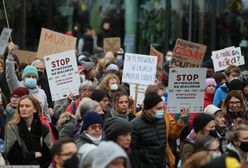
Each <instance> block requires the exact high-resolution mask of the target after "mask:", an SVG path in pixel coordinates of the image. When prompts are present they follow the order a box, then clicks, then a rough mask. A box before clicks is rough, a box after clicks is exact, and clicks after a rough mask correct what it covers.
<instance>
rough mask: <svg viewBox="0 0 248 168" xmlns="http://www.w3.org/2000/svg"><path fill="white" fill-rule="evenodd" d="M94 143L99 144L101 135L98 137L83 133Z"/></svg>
mask: <svg viewBox="0 0 248 168" xmlns="http://www.w3.org/2000/svg"><path fill="white" fill-rule="evenodd" d="M84 134H85V135H86V136H87V137H88V138H89V139H90V140H91V141H92V142H93V143H94V144H96V145H99V144H100V142H101V140H102V135H101V136H99V137H98V138H96V137H93V136H91V135H90V134H87V133H86V132H85V133H84Z"/></svg>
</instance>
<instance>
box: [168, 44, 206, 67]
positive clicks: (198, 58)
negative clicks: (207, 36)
mask: <svg viewBox="0 0 248 168" xmlns="http://www.w3.org/2000/svg"><path fill="white" fill-rule="evenodd" d="M206 49H207V46H205V45H202V44H198V43H193V42H190V41H186V40H182V39H177V42H176V45H175V47H174V50H173V53H174V56H173V57H172V60H171V67H181V68H194V67H200V66H201V63H202V60H203V58H204V54H205V52H206Z"/></svg>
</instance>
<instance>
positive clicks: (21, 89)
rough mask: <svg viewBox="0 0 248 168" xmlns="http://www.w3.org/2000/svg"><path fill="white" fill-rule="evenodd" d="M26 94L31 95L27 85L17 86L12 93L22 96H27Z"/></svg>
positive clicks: (12, 94)
mask: <svg viewBox="0 0 248 168" xmlns="http://www.w3.org/2000/svg"><path fill="white" fill-rule="evenodd" d="M25 95H29V90H28V88H25V87H17V88H15V90H13V92H12V93H11V96H19V97H22V96H25Z"/></svg>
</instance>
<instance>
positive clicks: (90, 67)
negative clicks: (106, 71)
mask: <svg viewBox="0 0 248 168" xmlns="http://www.w3.org/2000/svg"><path fill="white" fill-rule="evenodd" d="M80 64H81V65H82V67H83V68H84V75H85V79H86V80H89V81H91V82H92V84H93V88H96V87H97V85H98V80H97V79H96V65H95V63H94V62H86V61H80Z"/></svg>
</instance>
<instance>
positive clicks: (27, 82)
mask: <svg viewBox="0 0 248 168" xmlns="http://www.w3.org/2000/svg"><path fill="white" fill-rule="evenodd" d="M23 84H24V86H26V87H27V88H29V89H33V88H35V87H36V85H37V79H35V78H25V79H24V83H23Z"/></svg>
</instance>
